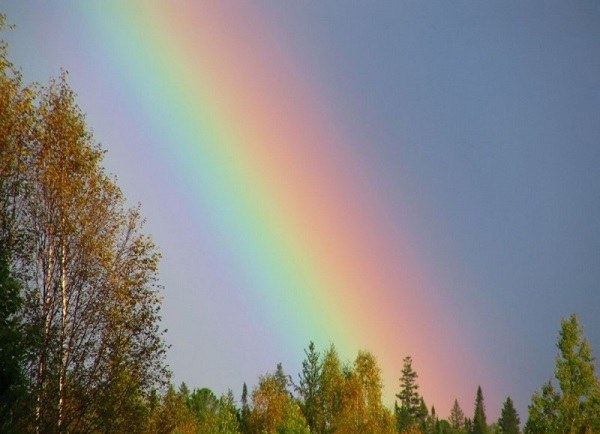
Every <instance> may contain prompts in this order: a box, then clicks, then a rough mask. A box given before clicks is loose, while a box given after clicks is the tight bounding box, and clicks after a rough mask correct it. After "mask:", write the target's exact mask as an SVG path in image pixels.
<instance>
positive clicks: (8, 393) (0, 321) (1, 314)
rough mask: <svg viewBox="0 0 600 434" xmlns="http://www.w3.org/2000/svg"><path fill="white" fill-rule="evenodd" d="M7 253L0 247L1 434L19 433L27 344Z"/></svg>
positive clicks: (17, 288) (15, 285) (17, 293)
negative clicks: (21, 325)
mask: <svg viewBox="0 0 600 434" xmlns="http://www.w3.org/2000/svg"><path fill="white" fill-rule="evenodd" d="M7 256H8V253H7V252H6V251H5V250H4V249H3V246H2V245H0V431H2V432H17V431H19V430H22V429H23V427H19V420H20V417H21V415H20V414H19V411H18V410H19V409H18V405H19V404H20V400H22V399H24V398H25V396H24V390H25V386H26V384H25V376H24V372H23V365H24V357H25V343H24V338H23V334H22V331H21V327H20V322H19V312H20V308H21V304H22V300H21V296H20V285H19V282H17V280H16V279H14V278H13V277H12V276H11V273H10V270H9V266H8V259H7Z"/></svg>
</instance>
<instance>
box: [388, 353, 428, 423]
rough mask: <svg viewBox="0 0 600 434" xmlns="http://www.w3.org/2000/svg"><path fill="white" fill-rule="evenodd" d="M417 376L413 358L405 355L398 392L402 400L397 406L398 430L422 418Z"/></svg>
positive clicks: (397, 395) (398, 396)
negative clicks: (413, 366)
mask: <svg viewBox="0 0 600 434" xmlns="http://www.w3.org/2000/svg"><path fill="white" fill-rule="evenodd" d="M417 377H418V376H417V373H416V372H415V371H414V370H413V368H412V358H411V357H410V356H407V357H405V358H404V361H403V367H402V376H401V377H400V392H399V393H398V394H396V397H397V398H398V399H399V400H400V405H399V406H398V405H396V406H395V411H396V426H397V428H398V432H403V431H405V430H406V429H408V428H409V427H410V426H411V425H413V424H415V423H417V422H418V421H419V420H420V414H421V406H422V400H421V396H420V395H419V392H418V390H419V385H418V384H417ZM425 409H427V407H425Z"/></svg>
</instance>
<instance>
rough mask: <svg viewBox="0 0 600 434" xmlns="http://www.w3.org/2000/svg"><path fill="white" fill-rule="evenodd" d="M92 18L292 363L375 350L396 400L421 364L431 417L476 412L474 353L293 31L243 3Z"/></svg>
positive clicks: (101, 5)
mask: <svg viewBox="0 0 600 434" xmlns="http://www.w3.org/2000/svg"><path fill="white" fill-rule="evenodd" d="M176 6H177V7H176ZM79 8H80V9H81V12H82V14H83V15H84V17H85V19H86V20H87V21H89V23H91V25H92V26H94V27H95V29H96V31H97V32H98V33H99V34H101V35H102V36H101V38H102V42H103V44H104V45H105V47H108V48H106V51H107V52H108V53H110V57H111V59H112V61H113V62H114V67H115V68H118V69H119V70H120V71H122V74H123V75H124V77H125V79H126V81H127V88H128V89H129V90H128V92H131V94H128V95H127V97H128V98H134V99H135V100H136V101H137V103H138V105H139V107H142V108H143V113H142V114H141V115H140V116H141V117H142V118H143V119H144V121H143V122H144V124H145V125H147V127H148V128H149V129H151V131H152V133H153V134H157V135H160V136H161V137H162V138H163V141H164V148H163V149H160V150H158V151H157V152H159V153H160V154H161V156H162V157H163V158H164V159H165V160H168V161H169V162H170V163H171V164H172V165H174V166H175V167H177V169H178V171H179V173H180V174H181V176H182V179H183V182H184V183H185V186H184V188H185V189H186V190H189V191H190V192H191V193H192V194H191V197H192V198H193V201H192V202H193V203H192V204H191V207H192V208H193V209H194V212H196V213H198V214H202V215H205V216H208V218H209V219H210V220H211V221H212V225H213V229H214V230H215V231H218V236H219V237H220V238H221V240H222V242H223V243H224V244H225V245H226V246H227V248H228V251H229V252H230V254H231V255H232V256H233V257H235V260H236V264H237V265H238V266H239V269H238V270H236V272H238V273H241V274H243V275H244V276H245V279H246V280H247V281H248V282H251V283H252V284H251V285H249V288H252V291H254V292H253V293H252V295H251V297H252V299H253V300H255V304H254V305H252V306H249V307H248V308H249V309H256V310H257V311H258V312H260V315H261V316H262V317H264V318H265V321H267V322H268V324H269V327H270V328H272V329H273V330H275V333H276V334H277V336H278V339H279V341H280V345H281V346H282V350H283V351H285V350H287V349H293V350H294V351H296V350H297V349H298V348H303V347H305V346H306V344H307V342H308V340H309V339H313V340H315V342H316V343H317V344H318V345H319V346H320V347H321V348H323V347H325V346H326V345H327V344H328V343H329V342H334V343H335V344H336V346H337V348H338V350H339V351H340V353H341V355H342V356H343V357H344V358H346V359H350V358H353V356H354V355H355V354H356V352H357V350H359V349H367V350H369V351H371V352H373V354H375V355H376V356H377V358H378V360H379V362H380V366H381V368H382V372H383V379H384V383H385V384H386V396H387V397H388V398H389V399H391V398H392V397H393V395H392V394H393V393H394V391H395V389H396V388H397V385H398V377H399V375H400V369H401V366H402V358H403V357H404V356H405V355H408V354H410V355H412V356H413V360H414V364H415V367H416V369H417V371H418V372H419V375H420V384H421V390H422V393H423V394H424V396H425V397H426V399H427V400H428V403H434V404H435V405H436V407H438V409H440V410H441V413H442V414H443V413H445V412H446V411H447V410H449V409H450V406H451V404H452V401H453V400H454V398H455V397H456V396H459V398H462V401H461V402H463V407H464V408H465V409H466V405H465V404H467V405H468V403H470V402H471V401H470V400H471V398H472V395H473V393H474V390H475V384H474V382H476V381H477V378H474V379H471V377H472V376H473V373H474V372H477V370H478V368H477V367H476V366H475V357H474V351H473V349H472V348H469V347H468V345H467V344H466V341H465V339H462V338H461V333H460V332H461V331H460V330H459V328H458V326H457V325H456V321H455V320H454V319H453V313H452V312H451V311H449V310H448V309H447V308H444V307H443V306H440V305H439V303H440V302H439V297H437V295H436V291H439V289H438V288H439V286H438V285H437V284H436V282H435V278H434V277H433V276H432V273H431V270H429V268H428V266H427V264H423V263H420V262H419V261H418V260H417V259H416V255H415V254H414V252H413V249H412V248H411V243H410V236H409V234H407V233H406V231H405V230H404V229H403V228H402V227H399V223H398V222H394V221H391V220H390V219H389V217H388V215H389V213H387V212H386V206H385V204H383V203H381V202H379V201H378V200H377V194H375V193H374V191H375V188H376V184H375V183H374V180H373V179H371V178H369V176H368V175H367V174H365V172H364V171H362V170H361V161H360V158H359V157H358V156H357V154H356V152H355V151H353V148H352V139H351V138H350V137H347V136H348V135H347V134H344V132H343V127H342V126H339V125H335V122H334V121H332V119H335V114H334V113H331V112H330V109H329V108H328V107H330V105H329V102H328V101H325V100H323V98H322V97H321V96H320V93H319V89H318V85H316V84H314V83H311V82H310V76H309V74H307V73H306V72H304V71H302V69H301V68H299V65H301V62H300V61H299V59H294V58H292V57H291V56H290V55H289V53H288V52H287V51H286V50H285V47H283V46H281V44H280V43H278V39H277V37H276V35H277V34H278V29H277V28H276V27H274V26H273V25H272V24H270V23H268V22H267V21H266V20H265V18H264V16H262V15H261V14H260V11H258V10H255V9H251V8H249V7H243V6H240V5H239V4H236V5H233V4H232V3H229V2H207V3H203V4H202V5H200V4H199V3H198V2H191V1H190V2H158V1H153V2H142V1H129V2H117V1H115V2H111V3H109V4H107V3H106V2H97V3H91V2H86V3H84V4H82V5H81V6H79ZM107 22H110V25H107V24H106V23H107ZM239 290H240V291H242V290H246V289H245V288H240V289H239ZM465 400H467V401H465ZM390 402H391V401H390ZM446 409H447V410H446Z"/></svg>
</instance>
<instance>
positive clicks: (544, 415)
mask: <svg viewBox="0 0 600 434" xmlns="http://www.w3.org/2000/svg"><path fill="white" fill-rule="evenodd" d="M557 347H558V355H557V357H556V367H555V370H554V374H555V377H556V380H557V383H558V389H556V388H555V387H554V385H553V384H552V382H550V381H549V382H548V383H546V384H545V385H544V386H543V387H542V389H541V390H540V391H538V392H535V393H534V394H533V396H532V399H531V404H530V405H529V419H528V420H527V424H526V425H525V432H526V433H537V432H541V431H540V430H543V431H544V432H547V433H569V434H571V433H580V432H596V431H599V430H600V382H599V380H598V377H597V376H596V374H595V372H594V370H595V366H594V358H593V356H592V350H591V348H590V345H589V343H588V342H587V340H586V339H584V337H583V330H582V328H581V326H580V325H579V321H578V320H577V316H576V315H571V317H570V318H568V319H564V320H562V321H561V329H560V332H559V339H558V343H557Z"/></svg>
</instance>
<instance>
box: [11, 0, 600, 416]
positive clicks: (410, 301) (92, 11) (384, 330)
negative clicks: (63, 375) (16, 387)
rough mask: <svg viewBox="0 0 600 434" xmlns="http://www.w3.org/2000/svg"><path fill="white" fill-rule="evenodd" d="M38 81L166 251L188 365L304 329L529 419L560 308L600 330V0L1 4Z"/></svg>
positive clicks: (261, 353)
mask: <svg viewBox="0 0 600 434" xmlns="http://www.w3.org/2000/svg"><path fill="white" fill-rule="evenodd" d="M0 10H1V11H2V12H4V13H5V14H6V15H7V17H8V21H9V22H10V23H13V24H15V25H16V28H15V29H14V30H11V31H8V32H4V33H3V35H2V38H3V39H5V40H7V41H8V42H9V56H10V59H11V60H12V61H13V63H15V65H17V66H19V67H21V68H22V72H23V77H24V80H25V81H26V82H31V81H38V82H41V83H45V82H47V80H48V79H49V77H52V76H53V77H56V76H57V75H58V74H59V73H60V71H61V68H63V69H66V70H67V71H68V72H69V82H70V84H71V86H72V87H73V89H74V90H75V91H76V93H77V94H78V98H77V101H78V103H79V106H80V107H81V109H82V111H83V112H85V113H86V120H87V123H88V126H89V127H90V129H91V130H92V131H93V133H94V138H95V140H97V141H99V142H100V143H102V145H103V146H104V148H105V149H106V150H107V154H106V158H105V160H104V166H105V168H106V171H107V172H109V173H112V174H114V175H115V176H117V180H118V181H117V182H118V184H119V185H120V186H121V188H122V189H123V191H124V193H125V195H126V197H127V198H128V200H129V202H130V203H131V204H132V205H135V204H136V203H141V206H142V213H143V215H144V216H145V217H146V220H147V222H146V227H145V228H146V231H147V232H148V233H150V234H151V235H152V237H153V238H154V240H155V241H156V243H157V244H158V246H159V247H160V250H161V252H162V255H163V259H162V262H161V268H160V279H161V284H162V285H163V286H164V291H163V294H164V301H163V310H162V313H163V323H164V326H165V327H166V328H167V329H168V332H167V334H166V338H167V341H168V343H169V344H170V345H171V348H170V350H169V353H168V363H169V365H170V367H171V369H172V371H173V374H174V377H173V379H174V381H176V382H177V383H179V382H181V381H185V382H186V383H188V385H189V386H191V387H204V386H206V387H210V388H212V389H213V390H214V391H215V392H217V393H221V392H225V391H226V390H227V389H228V388H231V389H233V391H234V393H235V394H236V395H238V396H239V393H240V392H241V386H242V383H243V382H244V381H245V382H247V383H248V384H249V385H250V386H252V385H254V384H255V383H256V381H257V378H258V375H260V374H264V373H266V372H268V371H272V370H274V368H275V366H276V364H277V363H278V362H282V363H283V367H284V369H286V371H287V372H288V373H290V374H292V375H293V376H296V374H297V373H298V372H299V370H300V367H301V360H302V358H303V349H304V348H306V347H307V346H308V342H309V341H310V340H314V341H315V343H316V344H317V347H318V348H319V349H321V350H323V349H325V348H327V347H328V346H329V344H330V343H334V344H335V345H336V347H337V348H338V351H339V352H340V355H341V356H342V357H343V359H344V360H352V359H353V358H354V357H355V356H356V353H357V352H358V350H360V349H364V350H368V351H371V352H372V353H373V354H374V355H375V356H376V357H377V359H378V362H379V364H380V367H381V369H382V378H383V380H384V383H385V394H384V398H385V402H386V404H387V405H389V406H391V405H392V404H393V394H394V393H395V392H397V390H398V378H399V376H400V370H401V368H402V359H403V357H405V356H406V355H411V356H412V357H413V367H414V368H415V369H416V371H417V373H418V374H419V385H420V388H421V389H420V390H421V392H422V394H423V395H424V398H425V400H426V402H427V403H428V404H429V405H431V404H433V405H435V406H436V410H437V411H438V413H439V414H442V415H447V414H448V413H449V410H450V407H451V405H452V402H453V401H454V399H455V398H458V400H459V402H460V403H461V406H462V407H463V409H464V410H465V412H466V414H467V415H468V414H470V413H471V412H472V408H473V402H474V398H475V391H476V388H477V386H478V385H481V386H482V389H483V393H484V397H485V400H486V407H487V411H488V418H492V419H493V418H496V417H497V416H498V415H499V412H500V407H501V404H502V402H503V401H504V399H505V398H506V396H508V395H510V396H511V397H512V398H513V400H514V402H515V404H516V407H517V409H518V410H519V412H520V413H521V415H522V417H521V419H522V420H524V419H525V411H526V407H527V404H528V403H529V400H530V397H531V394H532V393H533V392H534V391H535V390H536V389H537V388H539V387H540V386H541V385H542V384H543V383H544V382H545V381H547V380H548V379H549V378H550V377H551V376H552V375H553V366H554V357H555V354H556V347H555V343H556V339H557V333H558V328H559V323H560V319H561V318H563V317H566V316H568V315H570V314H572V313H577V315H578V316H579V318H580V320H581V323H582V325H583V327H584V330H585V335H586V337H587V338H588V339H589V341H590V343H591V345H592V348H593V349H594V350H595V354H598V351H600V315H598V312H599V311H600V288H599V287H598V282H600V170H598V167H600V143H599V139H600V6H599V5H598V3H596V2H592V1H589V2H588V1H578V2H568V3H566V2H537V1H531V2H502V3H493V2H481V3H475V2H463V1H457V2H441V1H440V2H438V1H427V2H413V1H394V2H391V1H390V2H340V1H325V2H320V1H319V2H317V1H305V2H277V1H268V0H257V1H238V2H234V1H220V2H192V1H191V0H190V1H184V0H174V1H170V2H159V1H155V0H151V1H127V2H121V1H116V0H115V1H102V2H100V1H87V2H75V1H61V2H57V1H47V2H35V1H29V0H25V1H12V2H11V1H9V2H5V3H3V4H2V5H1V6H0Z"/></svg>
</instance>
